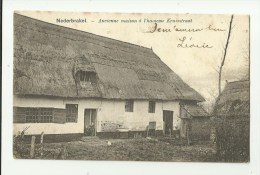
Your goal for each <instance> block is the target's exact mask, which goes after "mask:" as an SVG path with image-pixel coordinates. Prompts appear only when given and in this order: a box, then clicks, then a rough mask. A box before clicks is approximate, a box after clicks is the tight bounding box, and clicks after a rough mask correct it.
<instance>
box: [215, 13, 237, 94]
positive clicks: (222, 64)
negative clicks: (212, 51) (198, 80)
mask: <svg viewBox="0 0 260 175" xmlns="http://www.w3.org/2000/svg"><path fill="white" fill-rule="evenodd" d="M233 16H234V15H231V19H230V23H229V30H228V36H227V42H226V45H225V48H224V55H223V58H222V61H221V64H220V68H219V79H218V91H219V94H220V93H221V75H222V69H223V66H224V64H225V60H226V55H227V49H228V44H229V38H230V35H231V30H232V22H233Z"/></svg>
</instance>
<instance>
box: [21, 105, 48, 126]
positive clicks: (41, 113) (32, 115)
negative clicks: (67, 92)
mask: <svg viewBox="0 0 260 175" xmlns="http://www.w3.org/2000/svg"><path fill="white" fill-rule="evenodd" d="M25 122H26V123H53V109H52V108H26V112H25Z"/></svg>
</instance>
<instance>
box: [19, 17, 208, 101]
mask: <svg viewBox="0 0 260 175" xmlns="http://www.w3.org/2000/svg"><path fill="white" fill-rule="evenodd" d="M79 70H84V71H92V72H95V73H96V77H97V81H96V83H93V84H91V85H89V86H84V87H81V86H80V84H79V83H78V81H77V78H76V77H75V75H76V73H77V71H79ZM14 93H15V94H32V95H50V96H60V97H83V98H84V97H97V98H108V99H111V98H113V99H160V100H176V99H184V100H195V101H204V99H203V97H202V96H201V95H200V94H199V93H197V92H196V91H195V90H193V89H192V88H191V87H189V86H188V85H187V84H186V83H184V82H183V81H182V79H181V78H180V77H179V76H178V75H176V74H175V73H174V72H173V71H172V70H171V69H170V68H169V67H168V66H166V65H165V64H164V63H163V62H162V61H161V60H160V58H159V57H158V56H157V55H156V54H154V53H153V51H152V50H151V49H148V48H145V47H141V46H137V45H133V44H130V43H125V42H122V41H117V40H113V39H109V38H106V37H102V36H97V35H94V34H90V33H87V32H82V31H78V30H74V29H69V28H65V27H61V26H57V25H53V24H49V23H46V22H42V21H39V20H35V19H32V18H29V17H25V16H22V15H18V14H14Z"/></svg>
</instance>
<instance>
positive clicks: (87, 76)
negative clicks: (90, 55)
mask: <svg viewBox="0 0 260 175" xmlns="http://www.w3.org/2000/svg"><path fill="white" fill-rule="evenodd" d="M94 78H95V73H94V72H89V71H79V80H80V81H81V82H91V83H92V82H94Z"/></svg>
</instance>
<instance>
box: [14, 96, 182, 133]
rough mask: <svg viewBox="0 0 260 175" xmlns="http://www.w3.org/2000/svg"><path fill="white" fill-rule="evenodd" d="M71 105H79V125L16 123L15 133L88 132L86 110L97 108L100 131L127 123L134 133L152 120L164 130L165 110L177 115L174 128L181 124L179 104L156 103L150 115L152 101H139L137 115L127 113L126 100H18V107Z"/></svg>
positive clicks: (158, 128)
mask: <svg viewBox="0 0 260 175" xmlns="http://www.w3.org/2000/svg"><path fill="white" fill-rule="evenodd" d="M67 103H71V104H78V122H77V123H65V124H57V123H24V124H20V123H19V124H18V123H15V124H14V128H13V130H14V134H15V133H17V132H18V131H22V130H23V129H24V128H25V127H26V126H30V128H29V129H28V130H27V134H40V133H41V132H44V133H45V134H66V133H83V132H84V110H85V109H86V108H88V109H97V132H100V131H101V122H102V121H113V122H121V123H124V124H125V126H126V127H127V128H129V129H130V130H135V131H136V130H145V129H146V126H147V125H148V124H149V122H150V121H156V129H157V130H162V129H163V110H171V111H174V112H173V126H178V127H179V124H180V119H179V102H177V101H174V102H173V101H171V102H162V101H159V102H156V106H155V113H148V105H149V103H148V101H146V100H135V101H134V112H125V101H124V100H98V99H64V98H44V97H41V98H39V97H17V96H15V97H14V106H16V107H54V108H63V109H65V105H66V104H67Z"/></svg>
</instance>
